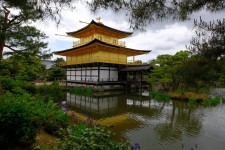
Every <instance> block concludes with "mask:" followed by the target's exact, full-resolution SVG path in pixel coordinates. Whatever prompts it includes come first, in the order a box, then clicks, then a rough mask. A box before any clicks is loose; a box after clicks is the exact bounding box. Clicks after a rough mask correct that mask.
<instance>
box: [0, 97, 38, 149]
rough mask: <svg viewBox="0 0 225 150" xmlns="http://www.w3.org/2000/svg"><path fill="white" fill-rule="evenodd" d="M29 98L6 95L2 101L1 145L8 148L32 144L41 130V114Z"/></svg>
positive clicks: (0, 105) (0, 108)
mask: <svg viewBox="0 0 225 150" xmlns="http://www.w3.org/2000/svg"><path fill="white" fill-rule="evenodd" d="M28 98H29V96H28V95H26V94H25V95H23V96H16V95H12V94H10V93H6V94H5V95H4V96H2V97H1V99H0V112H1V113H0V114H1V115H0V124H1V128H0V130H1V132H0V140H1V141H0V145H1V146H8V145H13V144H16V143H17V142H25V143H27V142H28V143H30V142H33V141H34V140H35V137H36V134H37V132H38V131H39V130H40V128H41V121H40V115H41V114H40V113H36V114H35V112H34V111H35V110H34V107H31V105H30V104H29V101H28Z"/></svg>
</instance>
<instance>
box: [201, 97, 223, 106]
mask: <svg viewBox="0 0 225 150" xmlns="http://www.w3.org/2000/svg"><path fill="white" fill-rule="evenodd" d="M219 102H220V98H218V97H214V98H211V99H205V100H203V101H202V104H203V105H205V106H215V105H217V104H219Z"/></svg>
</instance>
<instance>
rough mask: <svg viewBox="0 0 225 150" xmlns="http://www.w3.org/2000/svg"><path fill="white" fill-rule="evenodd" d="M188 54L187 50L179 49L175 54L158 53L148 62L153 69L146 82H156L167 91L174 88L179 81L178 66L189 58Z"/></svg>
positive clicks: (177, 85)
mask: <svg viewBox="0 0 225 150" xmlns="http://www.w3.org/2000/svg"><path fill="white" fill-rule="evenodd" d="M189 55H190V53H189V52H188V51H180V52H177V53H176V54H175V55H168V54H167V55H159V56H158V57H157V58H156V59H155V60H152V61H151V62H150V64H151V65H153V66H154V69H153V70H152V72H151V73H150V75H149V79H148V82H150V83H151V84H155V83H158V84H160V85H161V86H162V87H163V89H164V90H167V91H168V90H176V89H177V88H178V87H179V84H180V81H181V77H180V72H179V68H180V67H181V66H182V64H183V63H184V61H186V60H187V59H189Z"/></svg>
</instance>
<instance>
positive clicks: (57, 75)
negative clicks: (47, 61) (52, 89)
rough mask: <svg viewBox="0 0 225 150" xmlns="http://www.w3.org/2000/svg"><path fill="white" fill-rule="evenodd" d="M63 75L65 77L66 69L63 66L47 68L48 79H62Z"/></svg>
mask: <svg viewBox="0 0 225 150" xmlns="http://www.w3.org/2000/svg"><path fill="white" fill-rule="evenodd" d="M65 77H66V70H65V69H64V68H61V67H53V68H52V69H51V70H49V73H48V80H50V81H56V80H62V79H64V78H65Z"/></svg>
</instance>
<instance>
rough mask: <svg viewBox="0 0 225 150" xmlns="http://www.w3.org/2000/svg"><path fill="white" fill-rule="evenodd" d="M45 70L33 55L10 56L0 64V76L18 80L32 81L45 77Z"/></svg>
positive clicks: (38, 59) (39, 60)
mask: <svg viewBox="0 0 225 150" xmlns="http://www.w3.org/2000/svg"><path fill="white" fill-rule="evenodd" d="M46 71H47V70H46V68H45V67H44V65H43V64H42V63H41V59H40V58H37V57H36V54H35V55H32V56H27V55H26V54H24V53H23V54H21V56H15V55H14V56H11V57H9V58H7V59H4V60H2V62H1V63H0V75H2V76H11V77H15V78H16V79H18V80H25V81H33V80H37V79H38V80H39V79H43V78H45V76H46Z"/></svg>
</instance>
